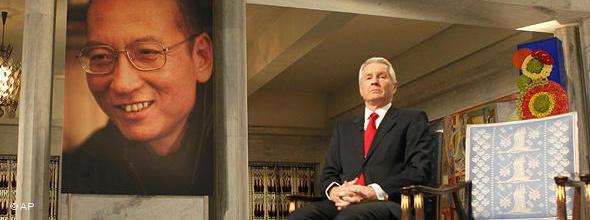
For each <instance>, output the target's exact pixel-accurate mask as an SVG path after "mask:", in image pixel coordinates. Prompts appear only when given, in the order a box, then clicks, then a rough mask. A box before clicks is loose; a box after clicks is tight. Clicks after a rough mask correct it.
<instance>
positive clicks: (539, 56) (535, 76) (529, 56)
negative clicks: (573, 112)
mask: <svg viewBox="0 0 590 220" xmlns="http://www.w3.org/2000/svg"><path fill="white" fill-rule="evenodd" d="M512 64H513V65H514V67H515V68H517V69H520V70H521V71H522V75H520V76H519V77H518V78H517V80H516V86H517V87H518V89H519V90H520V97H519V99H518V106H517V112H518V114H519V116H520V118H521V119H532V118H542V117H546V116H550V115H557V114H563V113H566V112H568V111H569V106H568V103H569V101H568V97H567V93H566V91H565V90H564V89H563V87H562V86H561V85H560V84H559V83H556V82H554V81H551V80H548V77H549V74H550V73H551V70H552V69H553V57H552V56H551V54H549V53H548V52H547V51H544V50H540V49H537V50H535V51H532V50H530V49H527V48H523V49H520V50H518V51H517V52H516V53H514V55H513V56H512Z"/></svg>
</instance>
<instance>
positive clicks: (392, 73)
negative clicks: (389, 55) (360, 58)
mask: <svg viewBox="0 0 590 220" xmlns="http://www.w3.org/2000/svg"><path fill="white" fill-rule="evenodd" d="M371 63H382V64H385V65H387V67H389V76H391V81H393V82H394V83H397V78H396V77H395V71H393V66H392V65H391V63H390V62H389V60H387V59H385V58H383V57H371V58H369V59H367V61H365V62H364V63H363V64H362V65H361V68H360V69H359V81H360V80H361V78H362V77H363V69H364V68H365V66H367V65H368V64H371Z"/></svg>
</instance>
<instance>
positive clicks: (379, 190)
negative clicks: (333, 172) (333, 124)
mask: <svg viewBox="0 0 590 220" xmlns="http://www.w3.org/2000/svg"><path fill="white" fill-rule="evenodd" d="M389 108H391V103H389V104H387V105H385V106H383V107H381V108H378V109H376V110H375V113H377V115H379V117H378V118H377V120H375V127H376V128H377V129H379V125H381V121H383V118H384V117H385V114H386V113H387V111H388V110H389ZM371 114H373V111H371V110H370V109H368V108H366V107H365V126H364V128H365V130H367V126H368V125H369V120H370V118H369V117H370V116H371ZM359 147H360V146H359ZM334 185H337V186H340V184H338V183H337V182H332V183H331V184H330V185H329V186H328V188H326V192H325V193H326V197H328V198H330V195H329V194H328V192H329V191H330V189H331V188H332V187H333V186H334ZM368 186H369V187H371V188H373V190H374V191H375V194H376V195H377V200H387V198H388V197H389V195H387V193H386V192H385V191H383V189H382V188H381V186H379V184H377V183H370V184H369V185H368Z"/></svg>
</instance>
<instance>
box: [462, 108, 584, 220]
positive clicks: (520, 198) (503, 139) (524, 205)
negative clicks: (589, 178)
mask: <svg viewBox="0 0 590 220" xmlns="http://www.w3.org/2000/svg"><path fill="white" fill-rule="evenodd" d="M576 121H577V118H576V113H575V112H573V113H568V114H562V115H557V116H552V117H546V118H541V119H532V120H524V121H515V122H506V123H495V124H482V125H468V126H467V141H466V153H467V155H466V156H467V157H466V161H467V162H466V178H467V179H468V180H471V181H472V183H473V191H472V196H473V197H472V199H473V201H472V203H471V205H472V207H473V214H474V217H475V218H476V219H535V218H547V217H555V215H556V211H555V182H554V180H553V177H555V176H560V175H561V176H569V177H573V176H572V174H573V173H577V172H578V139H577V137H578V129H577V126H576ZM571 198H572V194H571V192H569V194H568V200H567V201H568V206H569V207H571ZM568 210H571V209H570V208H568Z"/></svg>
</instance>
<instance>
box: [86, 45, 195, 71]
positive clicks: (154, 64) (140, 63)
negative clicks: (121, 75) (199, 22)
mask: <svg viewBox="0 0 590 220" xmlns="http://www.w3.org/2000/svg"><path fill="white" fill-rule="evenodd" d="M195 36H196V35H192V36H190V37H189V38H187V39H185V40H183V41H181V42H178V43H176V44H173V45H172V46H169V47H164V45H163V44H162V43H161V42H158V41H138V42H133V43H131V44H129V45H127V47H125V49H124V50H117V49H115V48H113V47H111V46H109V45H91V46H87V47H84V48H82V50H80V53H79V54H78V60H79V61H80V64H81V65H82V68H83V69H84V71H86V73H88V74H94V75H103V74H109V73H111V72H112V71H113V69H115V66H116V65H117V62H118V60H119V59H118V58H119V54H121V53H125V55H126V56H127V59H128V60H129V62H131V64H132V65H133V67H135V68H136V69H138V70H141V71H151V70H157V69H160V68H162V67H163V66H164V65H165V64H166V54H167V53H168V52H169V51H170V50H172V49H174V48H175V47H177V46H180V45H182V44H184V43H186V42H189V41H190V40H192V39H193V38H194V37H195Z"/></svg>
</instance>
